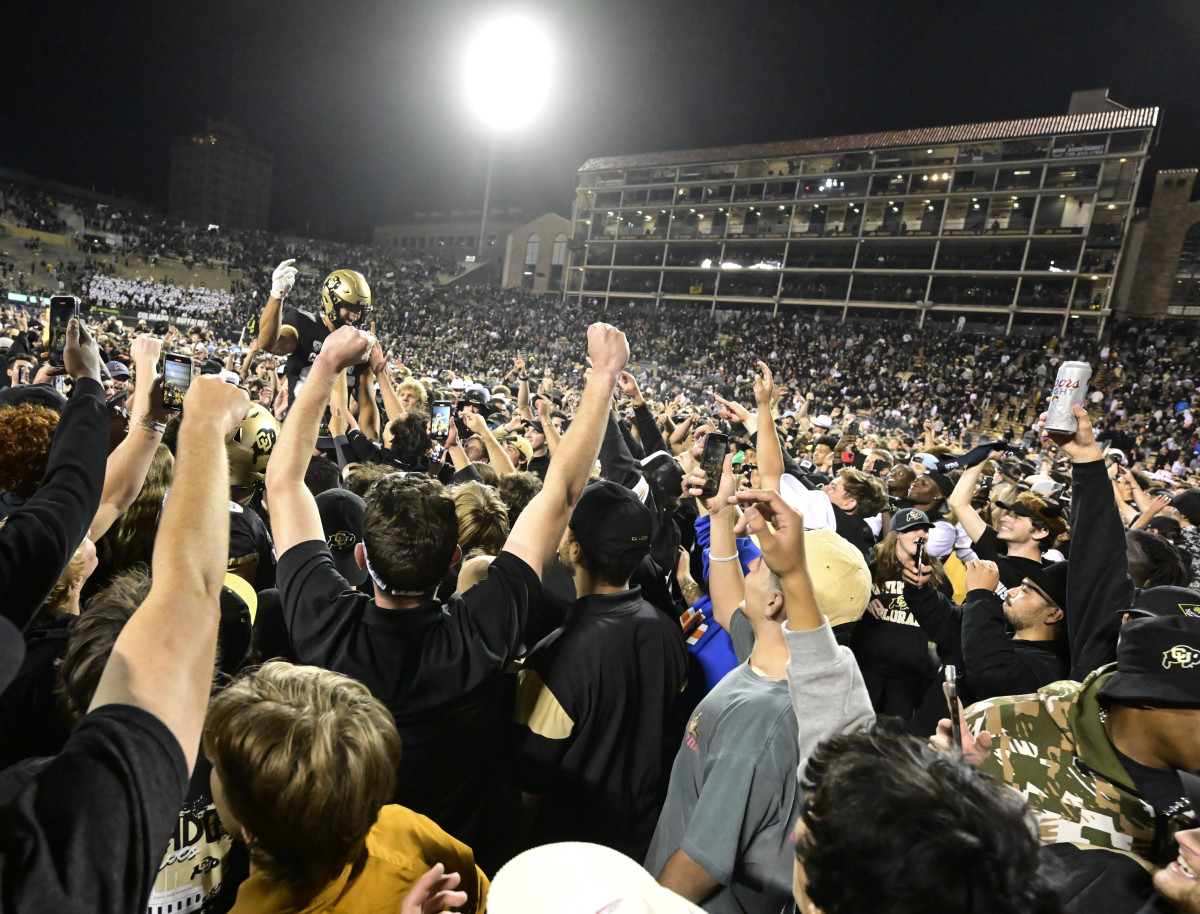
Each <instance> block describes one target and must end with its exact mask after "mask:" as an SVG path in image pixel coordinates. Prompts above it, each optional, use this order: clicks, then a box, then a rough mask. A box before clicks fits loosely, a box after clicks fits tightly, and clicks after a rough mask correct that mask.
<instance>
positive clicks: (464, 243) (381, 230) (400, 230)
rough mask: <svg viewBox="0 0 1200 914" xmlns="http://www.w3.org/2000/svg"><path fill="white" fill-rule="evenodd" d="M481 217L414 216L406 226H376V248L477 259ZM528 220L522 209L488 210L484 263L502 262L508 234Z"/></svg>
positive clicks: (479, 213)
mask: <svg viewBox="0 0 1200 914" xmlns="http://www.w3.org/2000/svg"><path fill="white" fill-rule="evenodd" d="M481 216H482V210H475V211H474V212H472V211H471V210H466V211H454V212H449V213H441V212H429V213H415V214H414V215H413V217H412V218H411V219H410V220H408V221H407V222H395V223H390V224H388V225H377V226H375V245H376V247H383V248H400V249H401V250H409V251H415V252H417V253H426V252H429V253H432V252H435V251H436V252H440V253H443V254H448V255H450V256H452V257H454V258H456V259H458V260H463V259H466V258H467V257H475V256H477V255H478V254H479V223H480V222H481V218H480V217H481ZM528 218H529V217H528V216H527V215H526V214H525V212H524V211H523V210H520V209H507V210H505V209H490V208H489V210H488V219H487V236H488V237H487V244H486V245H485V246H484V255H483V259H484V260H485V261H488V260H496V259H500V258H503V257H504V252H505V251H506V250H507V248H508V235H509V233H510V232H511V231H512V230H513V229H515V228H517V227H518V226H520V225H523V224H524V223H525V222H526V221H527V220H528Z"/></svg>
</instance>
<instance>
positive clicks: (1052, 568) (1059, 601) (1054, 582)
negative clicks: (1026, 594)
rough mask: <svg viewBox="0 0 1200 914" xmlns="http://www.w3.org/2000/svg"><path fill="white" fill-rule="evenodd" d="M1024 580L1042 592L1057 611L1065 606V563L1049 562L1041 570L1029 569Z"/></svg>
mask: <svg viewBox="0 0 1200 914" xmlns="http://www.w3.org/2000/svg"><path fill="white" fill-rule="evenodd" d="M1025 580H1026V581H1028V582H1029V583H1030V584H1032V585H1033V586H1034V587H1036V588H1037V589H1038V590H1040V591H1041V592H1042V596H1044V597H1045V598H1046V599H1047V600H1049V601H1050V602H1051V603H1053V604H1054V605H1055V606H1057V607H1058V608H1059V609H1066V606H1067V563H1066V562H1049V563H1047V564H1044V565H1042V567H1041V568H1031V569H1029V571H1028V572H1026V574H1025Z"/></svg>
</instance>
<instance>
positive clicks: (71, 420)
mask: <svg viewBox="0 0 1200 914" xmlns="http://www.w3.org/2000/svg"><path fill="white" fill-rule="evenodd" d="M63 361H64V363H65V364H66V369H67V373H68V374H69V375H70V376H71V377H72V378H74V379H75V392H74V393H73V394H72V395H71V399H70V400H69V401H67V406H66V408H65V409H64V410H63V413H62V417H61V418H60V419H59V420H58V427H57V428H56V429H55V431H54V440H53V442H52V443H51V445H50V454H49V456H48V458H47V461H46V472H45V473H44V474H43V475H42V481H41V483H40V484H39V485H38V488H37V491H36V492H34V493H33V495H32V496H30V498H29V500H28V501H27V502H25V504H23V505H21V506H20V507H19V508H17V509H16V510H15V511H13V512H12V514H10V515H9V516H8V521H7V523H5V525H4V527H3V528H0V592H2V593H3V594H4V597H3V599H2V600H0V613H2V614H3V615H4V616H5V618H7V619H8V620H9V621H10V622H12V624H13V625H15V626H16V627H17V628H18V629H24V628H25V626H26V625H28V624H29V621H30V619H32V618H33V615H34V613H36V612H37V611H38V609H39V608H40V607H41V605H42V604H43V603H45V602H46V598H47V597H48V596H50V591H51V590H53V589H54V585H55V583H56V582H57V581H58V578H59V576H60V575H61V574H62V573H63V569H65V568H66V567H67V562H68V561H70V559H71V556H72V555H74V553H75V550H76V549H78V548H79V544H80V543H82V542H83V538H84V536H86V535H87V531H88V527H89V526H91V523H92V520H93V518H95V516H96V509H97V508H98V507H99V505H100V497H101V493H102V491H103V488H104V454H105V452H106V451H107V450H108V410H107V409H106V407H105V400H104V388H103V387H101V386H100V350H99V347H97V345H96V342H95V340H93V339H92V337H91V335H90V334H89V333H88V331H87V328H86V327H85V326H84V325H83V322H82V321H78V320H72V321H71V323H70V325H69V326H68V329H67V344H66V347H65V349H64V351H63Z"/></svg>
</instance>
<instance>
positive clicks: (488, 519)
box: [450, 480, 508, 555]
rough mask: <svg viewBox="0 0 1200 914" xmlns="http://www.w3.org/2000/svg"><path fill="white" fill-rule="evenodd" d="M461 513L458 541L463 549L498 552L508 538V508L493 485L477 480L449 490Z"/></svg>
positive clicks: (489, 553) (457, 511)
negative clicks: (486, 484) (482, 483)
mask: <svg viewBox="0 0 1200 914" xmlns="http://www.w3.org/2000/svg"><path fill="white" fill-rule="evenodd" d="M450 495H451V497H452V498H453V499H454V513H455V514H457V515H458V545H459V546H461V547H462V550H463V552H464V553H468V552H471V551H473V550H478V551H480V552H482V553H483V554H486V555H499V554H500V551H501V550H502V549H503V548H504V543H505V541H506V540H507V539H508V509H507V508H505V507H504V502H502V501H501V500H500V496H499V495H497V494H496V490H495V489H493V488H492V487H491V486H485V485H481V484H480V483H478V482H475V481H474V480H471V481H470V482H466V483H463V484H462V485H461V486H456V487H455V488H454V489H452V490H451V491H450Z"/></svg>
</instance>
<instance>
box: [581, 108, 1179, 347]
mask: <svg viewBox="0 0 1200 914" xmlns="http://www.w3.org/2000/svg"><path fill="white" fill-rule="evenodd" d="M1158 121H1159V109H1158V108H1137V109H1129V108H1125V107H1123V106H1121V105H1118V104H1117V103H1115V102H1113V101H1111V100H1110V99H1108V93H1107V90H1095V91H1090V92H1077V93H1075V94H1074V95H1073V96H1072V98H1071V106H1070V110H1069V112H1068V113H1067V114H1065V115H1062V116H1057V117H1039V118H1029V119H1024V120H1014V121H993V122H990V123H978V124H960V125H957V126H951V127H931V128H921V129H914V130H900V131H892V132H886V133H870V134H858V135H853V136H840V137H826V138H822V139H810V140H797V141H792V142H779V143H766V144H761V145H755V146H733V147H721V148H712V149H697V150H691V151H685V152H664V153H648V154H644V155H628V156H614V157H605V158H593V159H589V160H588V161H586V162H585V163H584V164H583V166H582V167H581V168H580V169H579V172H578V182H577V188H576V194H575V201H574V208H573V213H572V237H573V240H574V243H573V244H572V245H571V252H570V259H569V262H568V265H567V266H568V269H567V276H568V281H567V287H566V290H565V292H564V295H566V296H568V297H576V298H582V299H587V300H591V299H595V300H597V302H598V303H602V304H604V305H605V306H620V305H623V304H626V303H629V302H634V301H641V302H643V303H645V301H646V300H651V301H652V302H653V303H654V306H655V307H689V308H696V307H708V308H712V309H724V308H739V309H746V308H759V309H767V310H771V311H774V312H778V311H782V310H786V309H801V310H804V309H809V310H812V309H819V310H820V311H821V312H823V316H826V315H827V316H830V317H834V319H840V318H844V317H845V316H846V315H847V314H851V313H853V314H856V315H858V314H862V315H865V314H870V313H885V312H892V313H894V312H896V311H903V310H910V311H914V312H917V313H916V314H915V315H914V318H915V319H916V320H917V321H918V322H920V323H924V321H925V320H926V319H927V317H928V318H929V319H931V320H939V319H940V320H956V319H957V318H958V317H959V316H960V315H964V314H965V315H967V316H968V318H969V319H978V318H984V319H988V320H990V321H997V320H998V321H1000V322H1003V321H1004V320H1005V318H1003V317H999V318H997V317H995V315H1007V321H1008V324H1009V325H1010V326H1011V324H1012V322H1013V320H1014V318H1016V319H1018V320H1020V321H1021V322H1022V323H1024V324H1029V323H1036V324H1050V325H1053V324H1062V326H1063V327H1064V328H1065V327H1066V325H1067V322H1068V321H1069V320H1071V319H1082V320H1086V321H1089V322H1091V323H1092V324H1093V325H1094V327H1095V330H1096V331H1097V332H1099V330H1101V329H1102V327H1103V324H1104V321H1105V320H1106V318H1107V317H1108V316H1109V315H1110V314H1111V310H1112V297H1113V293H1114V290H1115V288H1116V280H1117V273H1118V270H1119V268H1120V266H1121V260H1122V251H1123V248H1124V242H1125V237H1126V234H1127V231H1128V228H1129V224H1130V217H1131V214H1132V210H1133V205H1134V198H1135V196H1136V193H1137V188H1138V183H1139V181H1140V179H1141V175H1142V170H1143V167H1144V165H1145V162H1146V158H1147V155H1148V152H1149V149H1150V147H1151V144H1152V141H1153V139H1154V134H1155V129H1156V126H1157V124H1158ZM988 315H991V317H987V316H988Z"/></svg>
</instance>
